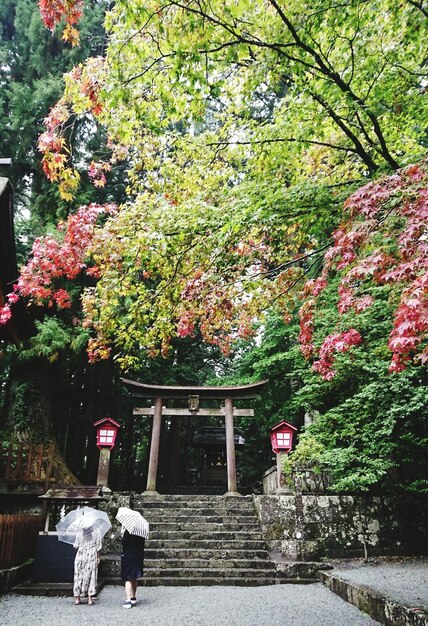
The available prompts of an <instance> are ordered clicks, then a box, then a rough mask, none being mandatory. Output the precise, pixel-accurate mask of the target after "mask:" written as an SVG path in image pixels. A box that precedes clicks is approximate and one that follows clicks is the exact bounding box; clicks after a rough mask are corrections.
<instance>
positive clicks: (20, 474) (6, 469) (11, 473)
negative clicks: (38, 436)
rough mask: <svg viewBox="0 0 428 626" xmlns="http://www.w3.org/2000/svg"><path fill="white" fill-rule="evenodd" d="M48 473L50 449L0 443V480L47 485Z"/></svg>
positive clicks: (38, 446)
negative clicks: (43, 483)
mask: <svg viewBox="0 0 428 626" xmlns="http://www.w3.org/2000/svg"><path fill="white" fill-rule="evenodd" d="M50 472H51V449H50V447H44V446H43V445H37V446H36V445H32V444H24V443H19V444H14V443H10V444H9V445H7V446H3V445H2V444H1V443H0V480H2V481H7V482H12V481H26V482H46V483H49V478H50Z"/></svg>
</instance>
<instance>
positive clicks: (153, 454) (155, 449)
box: [144, 398, 162, 493]
mask: <svg viewBox="0 0 428 626" xmlns="http://www.w3.org/2000/svg"><path fill="white" fill-rule="evenodd" d="M161 423H162V398H156V401H155V412H154V415H153V427H152V441H151V444H150V459H149V472H148V476H147V487H146V491H145V492H144V493H153V492H154V493H157V491H156V475H157V472H158V460H159V443H160V432H161Z"/></svg>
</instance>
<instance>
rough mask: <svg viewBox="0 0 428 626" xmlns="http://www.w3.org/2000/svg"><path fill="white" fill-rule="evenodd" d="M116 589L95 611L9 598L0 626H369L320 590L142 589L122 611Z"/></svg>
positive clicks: (0, 602) (64, 601)
mask: <svg viewBox="0 0 428 626" xmlns="http://www.w3.org/2000/svg"><path fill="white" fill-rule="evenodd" d="M122 603H123V591H122V588H120V587H111V586H108V587H105V588H104V589H103V591H102V592H101V593H100V596H99V599H98V600H97V601H96V604H95V606H93V607H88V606H86V604H82V605H80V606H74V604H73V599H72V598H47V597H35V596H34V597H31V596H19V595H15V594H9V595H6V596H4V597H2V598H0V622H1V625H2V626H33V625H34V626H36V625H43V626H48V625H50V626H74V625H75V624H76V625H77V626H87V625H88V626H89V625H90V626H96V625H97V626H104V625H107V624H109V625H114V626H126V625H128V624H133V625H135V624H142V623H144V624H147V625H149V626H226V625H227V626H273V625H274V624H280V625H281V626H314V624H315V625H316V626H332V624H337V625H338V626H370V625H376V624H378V622H375V621H373V620H372V619H370V618H369V617H368V616H366V615H365V614H364V613H361V612H360V611H359V610H358V609H356V608H355V607H354V606H352V605H350V604H348V603H346V602H344V601H343V600H341V599H340V598H339V597H338V596H336V595H334V594H333V593H331V592H330V591H328V590H327V589H326V588H325V587H324V586H322V585H321V584H313V585H272V586H266V587H146V588H144V589H139V604H138V605H137V606H136V607H134V608H132V609H124V608H122Z"/></svg>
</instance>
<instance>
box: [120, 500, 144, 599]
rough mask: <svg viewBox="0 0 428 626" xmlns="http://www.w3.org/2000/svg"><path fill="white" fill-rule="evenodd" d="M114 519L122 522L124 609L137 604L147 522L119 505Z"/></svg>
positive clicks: (135, 512) (121, 561) (121, 564)
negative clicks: (138, 581)
mask: <svg viewBox="0 0 428 626" xmlns="http://www.w3.org/2000/svg"><path fill="white" fill-rule="evenodd" d="M116 519H117V520H118V521H119V522H120V523H121V524H122V554H121V555H120V566H121V575H122V580H123V581H124V583H125V598H126V599H125V602H124V604H123V608H124V609H131V608H132V607H133V606H135V605H136V604H137V597H136V596H137V580H138V578H141V576H142V575H143V564H144V545H145V540H146V539H147V538H148V536H149V523H148V522H147V520H146V519H144V517H143V516H142V515H141V514H140V513H139V512H138V511H133V510H132V509H129V508H127V507H123V506H122V507H119V510H118V512H117V515H116Z"/></svg>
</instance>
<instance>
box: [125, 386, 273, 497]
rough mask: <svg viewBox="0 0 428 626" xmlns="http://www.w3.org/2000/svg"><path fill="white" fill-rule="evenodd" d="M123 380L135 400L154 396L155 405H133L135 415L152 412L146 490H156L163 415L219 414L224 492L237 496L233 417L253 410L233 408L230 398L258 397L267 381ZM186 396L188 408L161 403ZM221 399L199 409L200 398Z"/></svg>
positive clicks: (249, 413)
mask: <svg viewBox="0 0 428 626" xmlns="http://www.w3.org/2000/svg"><path fill="white" fill-rule="evenodd" d="M122 382H123V383H124V384H125V385H126V387H128V389H129V390H130V391H131V393H132V396H133V397H134V399H139V398H150V399H153V398H154V399H155V403H154V406H152V407H142V408H138V407H137V408H134V411H133V413H134V415H153V427H152V438H151V443H150V456H149V469H148V476H147V487H146V491H145V493H157V492H156V478H157V470H158V461H159V444H160V433H161V424H162V416H163V415H168V416H174V415H176V416H177V415H182V416H188V417H190V416H194V415H197V416H201V417H202V416H222V417H224V419H225V426H226V461H227V492H226V493H225V495H226V496H228V495H233V496H236V495H240V494H239V493H238V484H237V478H236V456H235V431H234V423H233V418H234V417H235V416H253V415H254V410H253V409H236V408H234V406H233V400H244V399H252V398H255V397H256V396H258V395H259V394H260V392H261V390H262V389H263V387H264V385H265V384H266V383H267V380H263V381H260V382H257V383H252V384H250V385H240V386H234V387H178V386H177V387H173V386H162V385H146V384H143V383H138V382H136V381H134V380H129V379H126V378H122ZM172 398H174V399H187V400H188V408H187V409H184V408H182V409H180V408H168V407H166V406H165V407H164V406H163V402H164V401H165V400H168V399H172ZM215 399H217V400H223V401H224V406H222V407H220V408H218V409H213V408H200V407H199V401H200V400H215Z"/></svg>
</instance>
